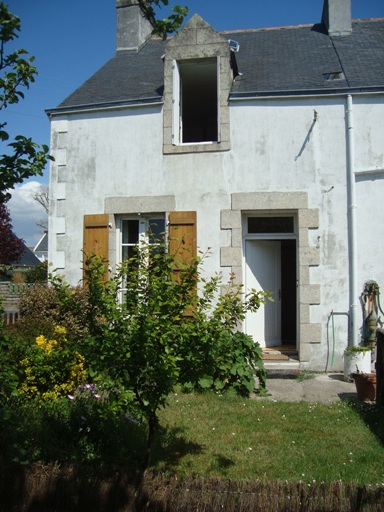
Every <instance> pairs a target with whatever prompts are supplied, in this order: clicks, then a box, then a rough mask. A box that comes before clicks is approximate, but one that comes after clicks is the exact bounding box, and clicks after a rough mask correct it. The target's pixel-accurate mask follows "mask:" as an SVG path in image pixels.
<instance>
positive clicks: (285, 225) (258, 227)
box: [248, 217, 294, 233]
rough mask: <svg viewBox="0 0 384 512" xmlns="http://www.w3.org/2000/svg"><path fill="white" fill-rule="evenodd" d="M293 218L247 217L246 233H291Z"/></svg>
mask: <svg viewBox="0 0 384 512" xmlns="http://www.w3.org/2000/svg"><path fill="white" fill-rule="evenodd" d="M293 230H294V223H293V217H248V233H293Z"/></svg>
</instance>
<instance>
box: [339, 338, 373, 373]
mask: <svg viewBox="0 0 384 512" xmlns="http://www.w3.org/2000/svg"><path fill="white" fill-rule="evenodd" d="M354 373H371V348H370V347H365V346H362V345H357V346H353V347H347V348H346V349H345V351H344V379H345V380H346V381H348V382H352V380H353V378H352V375H353V374H354Z"/></svg>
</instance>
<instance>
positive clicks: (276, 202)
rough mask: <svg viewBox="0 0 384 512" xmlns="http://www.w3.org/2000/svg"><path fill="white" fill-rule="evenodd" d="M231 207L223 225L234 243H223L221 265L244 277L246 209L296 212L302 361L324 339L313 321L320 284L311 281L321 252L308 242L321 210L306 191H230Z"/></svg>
mask: <svg viewBox="0 0 384 512" xmlns="http://www.w3.org/2000/svg"><path fill="white" fill-rule="evenodd" d="M231 203H232V206H231V209H230V210H222V211H221V219H220V227H221V229H222V230H230V231H231V246H230V247H221V251H220V265H221V266H222V267H230V268H231V271H232V272H233V273H234V274H235V275H237V276H241V277H240V280H242V279H243V232H242V219H243V213H244V212H247V213H248V214H249V213H255V215H257V212H260V213H261V212H263V213H265V212H266V211H268V212H272V213H273V214H276V215H278V214H279V211H284V212H285V213H286V212H287V211H290V212H292V213H294V214H296V215H297V225H298V228H297V240H298V253H297V258H298V282H299V286H298V297H297V303H298V309H299V311H298V339H297V347H298V351H299V359H300V362H305V361H309V360H310V357H311V345H313V344H316V343H321V324H316V323H311V321H310V306H311V305H316V304H320V291H321V290H320V285H318V284H313V283H311V282H310V272H309V268H310V267H312V266H318V265H319V264H320V253H319V249H318V248H316V247H311V246H310V245H309V236H308V230H309V229H318V228H319V210H318V209H311V208H308V194H307V193H306V192H245V193H234V194H232V195H231Z"/></svg>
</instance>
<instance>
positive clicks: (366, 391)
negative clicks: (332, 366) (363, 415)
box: [352, 373, 376, 402]
mask: <svg viewBox="0 0 384 512" xmlns="http://www.w3.org/2000/svg"><path fill="white" fill-rule="evenodd" d="M352 377H353V380H354V381H355V385H356V391H357V397H358V399H359V400H362V401H363V402H365V401H371V402H373V401H374V400H375V399H376V373H353V374H352Z"/></svg>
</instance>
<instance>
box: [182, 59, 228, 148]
mask: <svg viewBox="0 0 384 512" xmlns="http://www.w3.org/2000/svg"><path fill="white" fill-rule="evenodd" d="M219 59H220V58H219V57H217V58H209V59H190V60H184V61H174V63H173V73H174V75H173V76H174V80H173V96H174V97H173V126H172V143H173V144H175V145H178V144H201V143H205V144H207V143H208V144H209V143H211V144H212V143H217V142H219V140H220V137H219V112H220V106H219V105H220V103H219V98H220V93H219V90H220V89H219V79H218V76H219V73H218V69H220V68H219Z"/></svg>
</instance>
